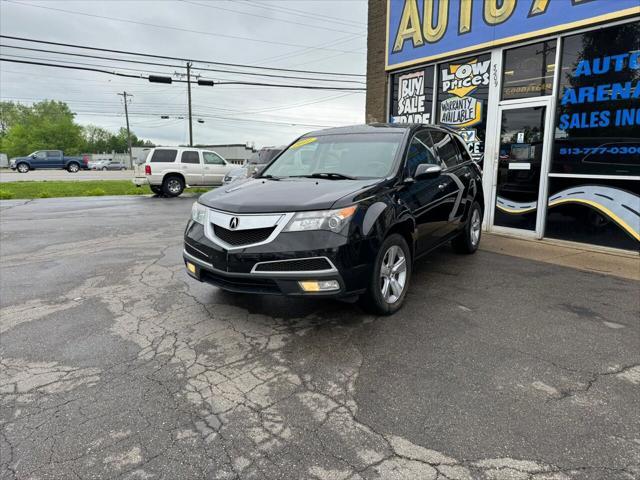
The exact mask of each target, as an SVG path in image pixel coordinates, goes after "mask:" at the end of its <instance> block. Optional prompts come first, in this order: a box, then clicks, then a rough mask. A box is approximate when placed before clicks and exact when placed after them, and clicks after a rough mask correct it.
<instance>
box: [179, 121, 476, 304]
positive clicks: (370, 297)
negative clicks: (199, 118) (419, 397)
mask: <svg viewBox="0 0 640 480" xmlns="http://www.w3.org/2000/svg"><path fill="white" fill-rule="evenodd" d="M483 208H484V203H483V194H482V180H481V172H480V169H479V168H478V166H477V165H476V164H475V163H474V162H473V160H472V159H471V156H470V155H469V152H468V151H467V149H466V147H465V144H464V142H463V141H462V139H461V138H460V137H458V136H457V135H456V134H455V133H454V132H452V131H449V130H447V129H444V128H440V127H436V126H425V125H412V124H372V125H362V126H354V127H341V128H333V129H329V130H321V131H317V132H312V133H309V134H307V135H304V136H302V137H300V138H298V139H297V140H296V141H295V142H293V143H292V144H291V145H289V146H288V147H287V148H286V149H284V150H283V151H282V153H281V154H280V155H278V156H277V157H276V158H275V159H274V160H273V161H272V162H271V163H270V164H269V165H267V166H266V167H265V168H264V169H263V170H262V172H260V174H259V175H258V176H257V177H255V178H250V179H247V180H245V181H242V182H238V183H234V184H232V185H229V186H227V187H221V188H218V189H216V190H213V191H211V192H209V193H206V194H204V195H202V196H201V197H200V199H199V200H198V201H197V202H196V203H195V204H194V205H193V210H192V215H191V217H192V218H191V220H190V221H189V223H188V224H187V229H186V231H185V237H184V240H185V244H184V252H183V255H184V260H185V264H186V267H187V270H188V272H189V274H190V275H191V276H192V277H194V278H196V279H198V280H200V281H204V282H208V283H211V284H213V285H216V286H218V287H220V288H222V289H224V290H228V291H232V292H242V293H257V294H280V295H296V296H300V295H306V296H331V297H343V298H345V297H352V298H353V297H355V296H361V299H362V300H363V306H365V307H369V309H370V310H372V311H374V312H375V313H379V314H390V313H393V312H395V311H396V310H398V309H399V308H400V306H401V305H402V302H403V300H404V297H405V295H406V293H407V290H408V288H409V279H410V277H411V267H412V263H413V261H414V260H415V259H416V258H418V257H420V256H422V255H424V254H426V253H428V252H429V251H431V250H433V249H434V248H436V247H438V246H439V245H441V244H443V243H445V242H447V241H450V240H451V241H452V243H453V247H454V249H455V250H456V251H458V252H461V253H473V252H475V250H476V249H477V248H478V243H479V242H480V233H481V224H482V212H483Z"/></svg>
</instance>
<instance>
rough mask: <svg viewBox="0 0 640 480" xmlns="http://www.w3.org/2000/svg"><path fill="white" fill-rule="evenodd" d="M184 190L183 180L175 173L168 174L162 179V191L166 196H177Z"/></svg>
mask: <svg viewBox="0 0 640 480" xmlns="http://www.w3.org/2000/svg"><path fill="white" fill-rule="evenodd" d="M183 191H184V180H182V178H180V177H179V176H177V175H168V176H166V177H165V178H164V180H163V181H162V193H164V194H165V195H166V196H167V197H177V196H179V195H181V194H182V192H183Z"/></svg>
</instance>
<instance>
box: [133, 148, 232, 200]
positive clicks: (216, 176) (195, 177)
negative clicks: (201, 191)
mask: <svg viewBox="0 0 640 480" xmlns="http://www.w3.org/2000/svg"><path fill="white" fill-rule="evenodd" d="M233 167H234V166H233V165H232V164H231V163H229V162H227V161H226V160H225V159H224V158H222V157H221V156H220V155H218V154H217V153H216V152H213V151H211V150H203V149H199V148H187V147H175V148H171V147H162V148H152V149H151V150H150V151H149V154H148V155H147V159H146V161H145V162H144V163H142V164H139V165H136V166H135V177H134V179H133V183H134V184H135V185H137V186H142V185H145V184H148V185H149V187H150V188H151V191H152V192H153V193H155V194H158V195H165V196H167V197H177V196H178V195H180V194H181V193H182V192H183V191H184V189H185V188H186V187H213V186H217V185H222V179H223V178H224V176H225V175H226V174H227V172H229V171H230V170H231V169H232V168H233Z"/></svg>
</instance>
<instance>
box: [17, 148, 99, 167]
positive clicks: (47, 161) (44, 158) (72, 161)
mask: <svg viewBox="0 0 640 480" xmlns="http://www.w3.org/2000/svg"><path fill="white" fill-rule="evenodd" d="M88 165H89V155H82V156H77V157H67V156H65V155H64V154H63V153H62V151H61V150H38V151H36V152H33V153H32V154H30V155H28V156H26V157H16V158H12V159H11V162H10V163H9V167H10V168H11V169H12V170H17V171H18V172H20V173H27V172H28V171H29V170H36V169H64V170H67V171H68V172H70V173H76V172H77V171H79V170H80V169H83V170H86V169H88V168H89V167H88Z"/></svg>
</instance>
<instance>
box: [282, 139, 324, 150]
mask: <svg viewBox="0 0 640 480" xmlns="http://www.w3.org/2000/svg"><path fill="white" fill-rule="evenodd" d="M316 140H318V139H317V138H315V137H311V138H303V139H301V140H298V141H297V142H296V143H294V144H293V145H291V147H289V148H300V147H303V146H305V145H309V144H310V143H313V142H315V141H316Z"/></svg>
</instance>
